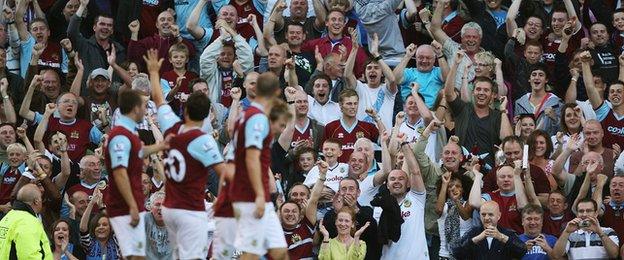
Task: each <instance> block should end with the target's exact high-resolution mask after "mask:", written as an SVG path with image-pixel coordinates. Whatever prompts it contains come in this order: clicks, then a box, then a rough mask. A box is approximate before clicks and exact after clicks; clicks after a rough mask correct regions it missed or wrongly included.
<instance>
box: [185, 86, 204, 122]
mask: <svg viewBox="0 0 624 260" xmlns="http://www.w3.org/2000/svg"><path fill="white" fill-rule="evenodd" d="M210 105H211V104H210V99H209V98H208V97H207V96H206V95H204V93H200V92H193V93H192V94H191V95H190V96H189V97H188V99H187V100H186V108H185V109H184V113H185V114H187V115H188V117H189V118H190V119H191V120H193V121H202V120H204V119H205V118H206V117H207V116H208V114H209V113H210Z"/></svg>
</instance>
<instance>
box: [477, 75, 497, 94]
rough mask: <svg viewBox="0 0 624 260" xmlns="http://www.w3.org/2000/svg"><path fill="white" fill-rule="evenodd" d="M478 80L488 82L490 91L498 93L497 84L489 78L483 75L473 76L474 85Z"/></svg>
mask: <svg viewBox="0 0 624 260" xmlns="http://www.w3.org/2000/svg"><path fill="white" fill-rule="evenodd" d="M479 82H486V83H488V84H490V87H491V90H492V93H498V85H496V82H494V81H493V80H492V79H491V78H488V77H483V76H478V77H475V79H474V85H475V86H476V85H477V83H479ZM475 88H476V87H475ZM473 91H474V90H473Z"/></svg>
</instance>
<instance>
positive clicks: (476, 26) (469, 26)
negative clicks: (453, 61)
mask: <svg viewBox="0 0 624 260" xmlns="http://www.w3.org/2000/svg"><path fill="white" fill-rule="evenodd" d="M469 29H475V30H477V32H478V33H479V37H483V29H481V26H480V25H479V24H478V23H475V22H469V23H467V24H464V26H462V28H461V36H462V37H464V34H466V31H467V30H469Z"/></svg>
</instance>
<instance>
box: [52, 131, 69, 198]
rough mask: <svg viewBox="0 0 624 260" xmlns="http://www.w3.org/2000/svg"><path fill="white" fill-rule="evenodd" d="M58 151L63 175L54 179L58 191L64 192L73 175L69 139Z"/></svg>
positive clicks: (61, 144)
mask: <svg viewBox="0 0 624 260" xmlns="http://www.w3.org/2000/svg"><path fill="white" fill-rule="evenodd" d="M58 150H59V153H60V154H61V173H60V174H59V175H57V176H56V177H55V178H54V184H55V185H56V188H57V189H58V190H63V189H65V184H67V180H68V179H69V174H70V173H71V165H70V162H69V154H68V153H67V139H65V140H64V141H63V142H61V143H60V144H59V149H58Z"/></svg>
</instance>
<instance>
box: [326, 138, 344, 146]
mask: <svg viewBox="0 0 624 260" xmlns="http://www.w3.org/2000/svg"><path fill="white" fill-rule="evenodd" d="M326 143H332V144H337V145H338V146H342V142H340V140H338V139H336V138H328V139H325V141H323V145H325V144H326Z"/></svg>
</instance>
